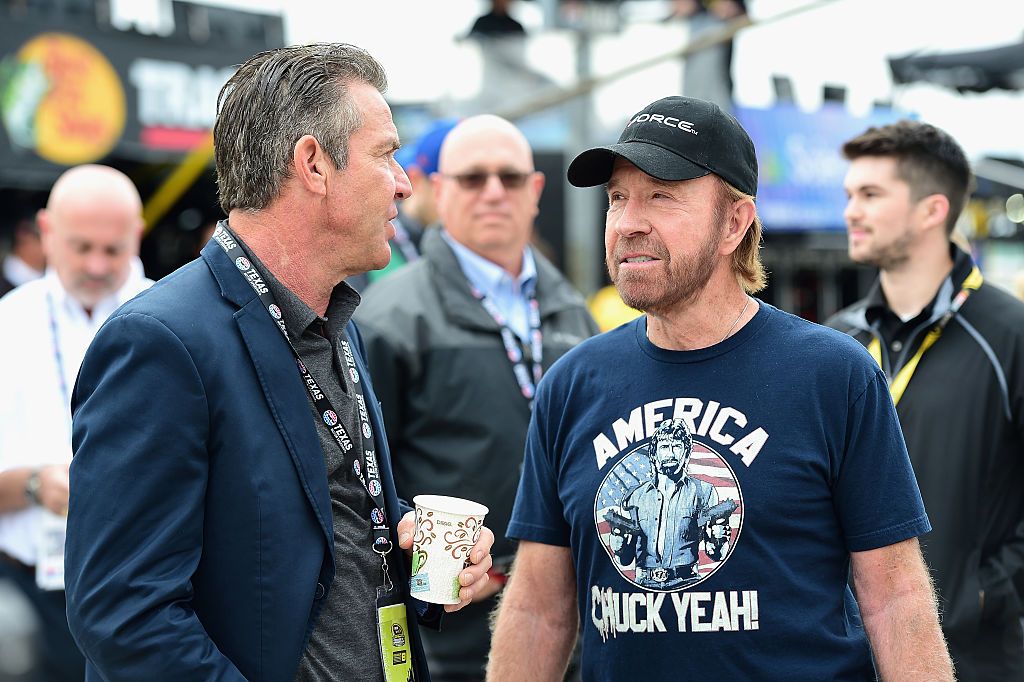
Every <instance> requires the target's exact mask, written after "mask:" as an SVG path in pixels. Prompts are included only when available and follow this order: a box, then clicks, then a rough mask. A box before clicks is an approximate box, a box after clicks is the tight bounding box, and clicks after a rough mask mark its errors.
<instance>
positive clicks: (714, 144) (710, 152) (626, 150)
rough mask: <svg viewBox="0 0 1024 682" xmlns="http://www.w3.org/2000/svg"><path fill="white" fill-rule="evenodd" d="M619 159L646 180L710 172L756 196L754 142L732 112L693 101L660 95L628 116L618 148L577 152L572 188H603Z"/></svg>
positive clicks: (571, 167) (571, 173)
mask: <svg viewBox="0 0 1024 682" xmlns="http://www.w3.org/2000/svg"><path fill="white" fill-rule="evenodd" d="M619 156H621V157H622V158H624V159H626V160H627V161H629V162H630V163H632V164H633V165H634V166H636V167H637V168H639V169H640V170H642V171H643V172H644V173H647V174H648V175H650V176H651V177H654V178H657V179H659V180H665V181H676V180H693V179H694V178H699V177H703V176H705V175H707V174H708V173H714V174H715V175H717V176H719V177H720V178H722V179H723V180H725V181H726V182H728V183H729V184H730V185H732V186H733V187H735V188H736V189H738V190H740V191H741V192H743V193H744V194H749V195H751V196H756V195H757V156H756V155H755V154H754V143H753V142H752V141H751V139H750V135H747V131H745V130H744V129H743V126H741V125H740V123H739V121H737V120H736V119H735V118H734V117H733V116H732V115H731V114H728V113H726V112H724V111H722V109H721V107H719V106H718V105H717V104H714V103H712V102H706V101H704V100H702V99H694V98H693V97H665V98H664V99H659V100H658V101H657V102H653V103H651V104H649V105H647V107H646V108H645V109H644V110H643V111H640V112H638V113H636V114H634V115H633V116H632V117H630V119H629V122H628V123H627V124H626V127H625V129H623V131H622V134H621V135H619V141H618V143H617V144H613V145H609V146H607V147H595V148H593V149H588V150H587V151H585V152H582V153H581V154H580V155H579V156H577V157H576V158H575V159H573V161H572V163H571V164H569V172H568V176H569V182H570V183H572V184H573V185H575V186H576V187H593V186H594V185H603V184H604V183H606V182H608V180H609V178H611V176H612V168H613V167H614V166H615V159H616V157H619Z"/></svg>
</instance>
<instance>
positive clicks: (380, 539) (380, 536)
mask: <svg viewBox="0 0 1024 682" xmlns="http://www.w3.org/2000/svg"><path fill="white" fill-rule="evenodd" d="M213 238H214V239H215V240H216V241H217V243H218V244H220V246H221V248H222V249H224V252H225V253H226V254H227V255H228V258H231V256H232V253H231V252H232V251H233V250H235V249H238V251H239V255H238V256H237V257H235V258H234V263H235V267H236V268H238V271H239V272H240V273H242V277H243V278H245V281H247V282H248V283H249V284H250V286H252V288H253V290H254V291H255V292H256V294H257V295H258V296H259V297H260V302H261V303H263V306H264V307H265V308H266V309H267V312H268V313H269V314H270V317H271V319H273V320H274V322H276V323H277V328H278V329H280V330H281V334H283V335H284V339H285V341H287V343H288V347H289V348H291V349H292V353H293V354H294V355H295V364H296V365H297V366H298V368H299V374H301V375H302V383H303V384H304V385H305V386H306V391H307V392H308V393H309V397H310V398H311V399H312V400H313V405H314V406H315V407H316V411H317V414H319V415H320V419H321V421H323V424H324V427H325V428H327V429H328V430H329V431H330V432H331V436H333V437H334V440H335V442H337V443H338V447H340V448H341V451H342V452H343V453H344V454H346V455H347V454H349V453H350V452H352V450H353V448H354V446H355V444H354V443H353V441H352V439H351V438H350V437H349V433H348V431H347V430H346V429H345V426H344V425H343V424H342V423H341V419H339V418H338V413H337V412H336V411H335V410H334V407H333V406H332V405H331V402H330V401H329V400H328V399H327V395H326V394H325V393H324V392H323V390H321V388H320V384H319V383H318V382H317V381H316V379H314V378H313V375H312V374H310V373H309V370H308V369H307V368H306V365H305V364H304V363H303V362H302V359H301V358H300V357H299V352H298V351H297V350H295V346H294V345H293V344H292V340H291V338H290V337H289V336H288V329H287V327H285V324H284V319H283V317H284V316H283V315H282V314H281V309H280V308H279V307H278V306H277V303H276V302H275V301H274V296H273V294H271V293H270V289H269V288H268V287H267V285H266V283H265V282H264V281H263V277H262V276H260V273H259V271H257V270H256V268H255V267H253V265H252V262H250V261H249V259H248V258H246V257H245V256H244V255H242V253H241V249H240V248H239V247H238V243H237V242H236V241H235V240H234V238H233V237H232V236H231V235H230V234H228V231H227V230H225V229H224V227H223V226H221V225H218V226H217V229H216V230H215V231H214V233H213ZM341 347H342V351H343V352H344V355H345V365H346V366H347V370H348V376H349V378H350V379H351V380H352V389H353V394H354V397H355V399H356V404H357V406H358V407H359V423H360V431H361V433H360V434H359V437H361V438H362V441H361V442H362V445H363V461H362V462H361V461H360V459H359V457H358V456H356V455H355V453H353V457H352V470H353V471H354V472H355V474H356V476H357V477H358V478H359V481H360V482H361V483H362V484H363V487H364V488H365V489H366V492H367V493H368V494H369V495H370V499H371V500H372V501H373V508H372V509H371V510H370V525H371V526H372V527H373V547H372V549H373V551H374V552H376V553H377V554H379V555H380V556H381V559H382V560H383V569H384V575H385V580H386V582H388V583H389V582H390V580H389V579H388V578H387V553H388V552H390V551H391V530H390V528H389V527H388V521H387V513H386V512H385V509H386V508H385V506H384V491H383V486H381V483H380V470H379V468H378V467H377V456H376V453H375V452H374V441H373V429H371V428H370V415H369V412H368V411H367V409H366V399H365V398H364V397H363V389H362V385H361V383H360V380H359V370H358V369H357V368H356V359H355V356H354V355H353V354H352V347H351V346H350V345H349V342H348V339H347V338H342V339H341Z"/></svg>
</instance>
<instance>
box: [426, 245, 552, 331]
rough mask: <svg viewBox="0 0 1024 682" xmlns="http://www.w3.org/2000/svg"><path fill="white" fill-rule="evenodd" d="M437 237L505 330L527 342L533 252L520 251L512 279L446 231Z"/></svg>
mask: <svg viewBox="0 0 1024 682" xmlns="http://www.w3.org/2000/svg"><path fill="white" fill-rule="evenodd" d="M441 237H442V238H443V239H444V240H445V242H446V243H447V244H448V246H450V247H451V248H452V251H453V252H454V253H455V259H456V260H457V261H458V262H459V267H460V268H461V269H462V273H463V274H464V275H465V276H466V279H467V280H468V281H469V283H470V284H471V285H472V286H474V287H476V289H477V290H478V291H479V292H480V293H482V294H483V295H484V296H486V297H487V298H489V299H491V301H493V302H494V305H495V306H497V308H498V310H499V311H500V312H501V314H502V315H504V316H505V319H506V320H507V321H508V326H509V328H510V329H511V330H512V331H513V332H515V334H516V336H518V337H519V338H520V339H521V340H523V341H527V342H528V341H529V339H530V321H529V320H530V318H529V302H528V301H529V298H530V297H532V296H533V295H534V293H535V290H536V287H537V262H536V261H535V260H534V258H533V251H532V250H531V249H530V248H529V247H527V248H525V249H523V268H522V271H521V272H520V273H519V276H518V277H513V276H512V275H510V274H509V273H508V272H506V271H505V269H504V268H502V267H501V266H500V265H497V264H495V263H492V262H491V261H489V260H487V259H486V258H484V257H483V256H481V255H479V254H477V253H474V252H473V251H471V250H470V249H469V248H467V247H466V246H463V245H462V244H460V243H459V242H457V241H455V239H453V238H452V236H451V235H450V234H448V232H447V231H446V230H442V231H441Z"/></svg>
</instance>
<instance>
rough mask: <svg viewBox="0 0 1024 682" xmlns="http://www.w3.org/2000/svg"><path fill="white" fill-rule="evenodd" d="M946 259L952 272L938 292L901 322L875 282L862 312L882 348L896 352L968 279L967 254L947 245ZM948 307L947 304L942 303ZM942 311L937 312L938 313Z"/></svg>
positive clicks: (968, 258) (971, 266) (968, 257)
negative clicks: (947, 256)
mask: <svg viewBox="0 0 1024 682" xmlns="http://www.w3.org/2000/svg"><path fill="white" fill-rule="evenodd" d="M949 249H950V257H951V258H952V259H953V269H952V271H951V272H950V273H949V276H948V277H947V278H946V279H945V280H943V282H942V284H941V285H940V286H939V289H938V291H936V292H935V296H934V297H932V300H931V301H929V302H928V304H927V305H926V306H925V307H924V308H922V309H921V312H919V313H918V314H917V315H914V316H913V317H911V318H909V319H907V320H903V319H901V318H900V317H899V316H898V315H896V313H894V312H893V311H892V310H891V309H890V308H889V302H888V301H887V300H886V298H885V292H884V291H882V285H881V282H880V281H879V280H875V283H874V284H873V285H872V287H871V289H870V291H868V294H867V296H866V300H867V307H866V308H865V310H864V314H865V318H866V319H867V321H868V324H870V325H871V326H873V327H875V328H876V329H877V330H878V331H879V333H880V334H881V336H882V339H883V340H884V341H885V344H886V346H888V347H892V348H893V350H896V351H899V350H901V349H902V348H903V346H905V345H906V343H907V342H908V341H909V340H910V336H911V334H912V333H913V332H914V330H916V329H917V328H918V327H920V326H921V325H922V324H924V323H925V322H927V321H928V320H929V319H930V318H931V317H932V315H933V311H935V309H936V305H937V304H938V301H939V299H940V298H948V299H952V297H953V296H955V295H956V294H957V293H958V292H959V291H960V288H961V287H962V286H963V283H964V280H965V279H967V276H968V275H970V273H971V269H972V268H973V267H974V260H973V259H972V258H971V256H970V254H968V253H966V252H965V251H963V250H961V249H960V248H959V247H957V246H956V245H955V244H950V247H949ZM946 305H948V301H946ZM941 311H942V309H941V308H940V312H941Z"/></svg>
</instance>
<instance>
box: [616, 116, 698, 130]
mask: <svg viewBox="0 0 1024 682" xmlns="http://www.w3.org/2000/svg"><path fill="white" fill-rule="evenodd" d="M644 121H654V122H655V123H660V124H662V125H666V126H668V127H669V128H679V129H680V130H685V131H686V132H688V133H693V134H694V135H697V134H698V133H697V131H696V130H694V129H693V124H692V123H690V122H689V121H684V120H682V119H678V118H676V117H675V116H662V115H661V114H638V115H636V116H634V117H633V120H632V121H630V122H629V123H627V124H626V127H627V128H628V127H629V126H631V125H633V124H634V123H643V122H644Z"/></svg>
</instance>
